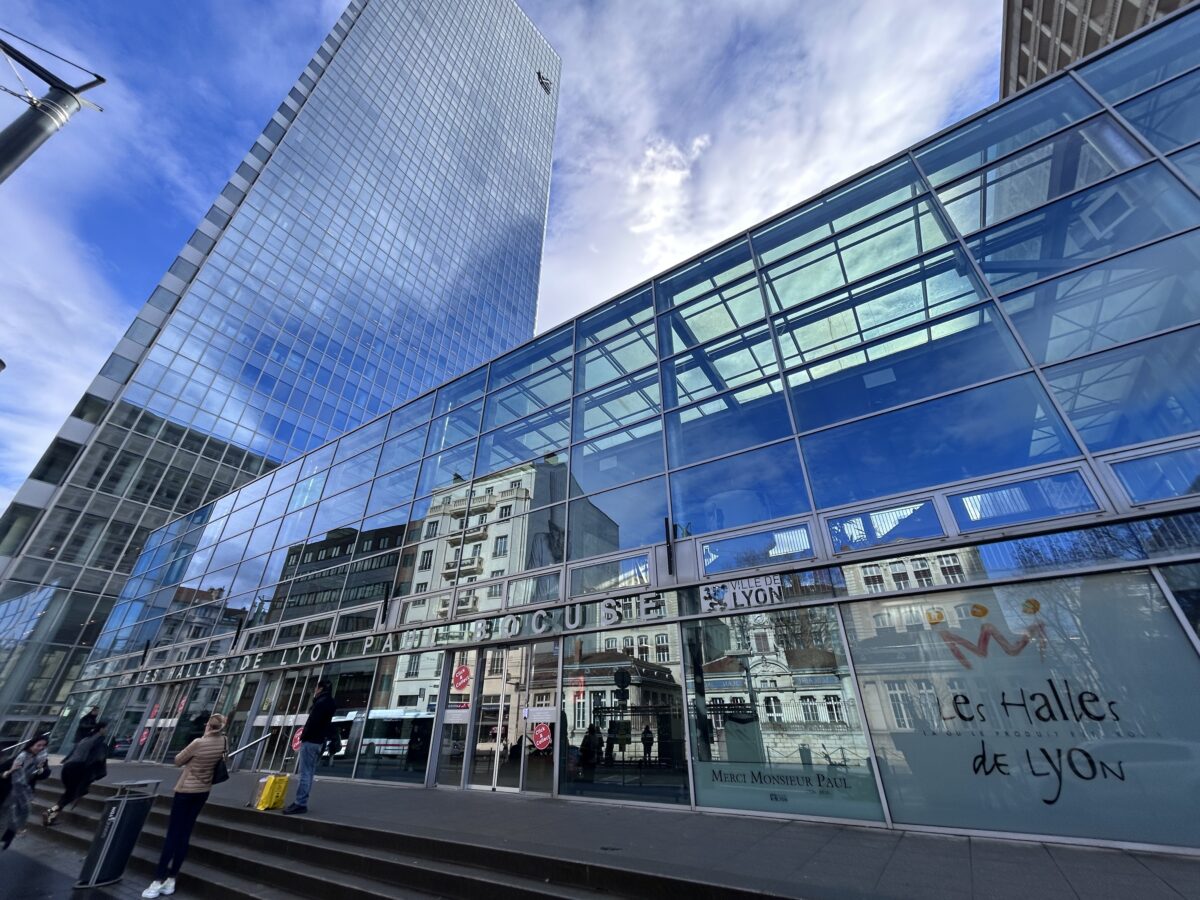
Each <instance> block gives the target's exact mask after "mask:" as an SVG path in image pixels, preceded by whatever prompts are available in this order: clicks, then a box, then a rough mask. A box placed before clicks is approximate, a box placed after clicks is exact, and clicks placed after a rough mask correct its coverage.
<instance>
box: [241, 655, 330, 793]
mask: <svg viewBox="0 0 1200 900" xmlns="http://www.w3.org/2000/svg"><path fill="white" fill-rule="evenodd" d="M319 672H320V669H317V668H311V669H293V670H291V671H286V672H281V673H279V674H277V675H274V676H272V678H273V679H274V680H275V684H273V685H270V686H269V687H268V690H267V694H266V696H265V698H264V701H263V703H262V704H261V705H260V707H259V715H257V716H256V717H255V720H254V726H255V727H254V730H253V732H252V736H251V738H250V739H251V740H254V739H255V738H259V737H262V736H263V735H264V734H265V735H270V737H269V738H268V739H267V740H265V741H263V748H264V749H263V752H262V755H261V756H260V757H259V767H260V768H262V769H265V770H267V771H271V772H286V771H289V770H290V769H291V768H292V767H293V766H294V764H295V761H296V754H297V752H298V751H297V749H296V748H295V746H293V745H298V744H299V740H300V731H301V730H302V729H303V727H304V719H305V717H306V716H307V714H308V708H309V706H310V705H312V695H313V691H314V690H316V687H317V676H318V673H319Z"/></svg>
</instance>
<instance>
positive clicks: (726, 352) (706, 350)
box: [662, 324, 779, 407]
mask: <svg viewBox="0 0 1200 900" xmlns="http://www.w3.org/2000/svg"><path fill="white" fill-rule="evenodd" d="M778 371H779V363H778V361H777V359H776V356H775V342H774V340H773V339H772V338H771V332H770V330H769V329H768V327H767V326H766V325H765V324H764V325H762V326H761V327H759V328H756V329H754V330H753V331H749V332H744V333H739V334H732V335H729V336H728V337H725V338H721V339H720V340H717V341H714V342H713V343H711V344H708V345H706V346H704V347H698V348H696V349H695V350H691V351H689V352H687V353H684V354H682V355H681V356H676V357H675V358H674V359H669V360H666V361H665V362H663V364H662V373H663V399H664V402H665V404H666V405H667V406H668V407H670V406H680V405H682V404H684V403H692V402H694V401H696V400H700V399H703V398H704V397H711V396H712V395H713V394H720V393H722V392H724V391H727V390H729V389H730V388H734V387H739V386H741V385H743V384H746V383H747V382H749V381H757V380H759V379H761V378H765V377H767V376H768V375H774V374H775V373H776V372H778Z"/></svg>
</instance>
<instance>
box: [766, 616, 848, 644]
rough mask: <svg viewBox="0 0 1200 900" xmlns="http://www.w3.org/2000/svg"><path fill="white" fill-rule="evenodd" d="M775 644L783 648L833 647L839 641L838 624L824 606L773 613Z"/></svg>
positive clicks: (772, 625) (772, 622) (772, 623)
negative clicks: (837, 637)
mask: <svg viewBox="0 0 1200 900" xmlns="http://www.w3.org/2000/svg"><path fill="white" fill-rule="evenodd" d="M771 627H772V629H773V630H774V632H775V644H776V646H777V647H779V648H780V649H783V650H803V649H806V648H809V647H819V648H821V649H825V650H829V649H832V648H833V647H834V646H835V645H836V643H837V641H836V640H835V638H836V629H837V625H836V623H835V621H834V618H833V616H831V615H829V614H828V610H827V609H825V608H823V607H804V608H801V609H788V610H782V611H779V612H775V613H772V614H771Z"/></svg>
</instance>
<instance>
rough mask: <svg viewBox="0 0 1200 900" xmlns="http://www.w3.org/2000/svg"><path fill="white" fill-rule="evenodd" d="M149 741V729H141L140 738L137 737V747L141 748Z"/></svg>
mask: <svg viewBox="0 0 1200 900" xmlns="http://www.w3.org/2000/svg"><path fill="white" fill-rule="evenodd" d="M149 739H150V729H149V728H143V729H142V733H141V736H140V737H138V746H139V747H140V746H142V745H143V744H144V743H146V741H148V740H149Z"/></svg>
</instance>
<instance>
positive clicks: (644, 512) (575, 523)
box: [567, 476, 667, 560]
mask: <svg viewBox="0 0 1200 900" xmlns="http://www.w3.org/2000/svg"><path fill="white" fill-rule="evenodd" d="M666 518H667V483H666V479H665V478H662V477H661V476H660V477H658V478H651V479H650V480H649V481H640V482H638V483H637V484H630V485H626V486H625V487H620V488H616V489H615V490H611V491H606V492H605V493H603V494H593V495H592V496H590V497H584V498H582V499H579V500H572V501H571V509H570V519H571V524H570V528H569V536H568V546H569V550H568V554H567V556H568V558H569V559H572V560H575V559H586V558H587V557H589V556H599V555H600V554H602V553H612V552H614V551H617V550H626V549H629V548H632V547H644V546H646V545H648V544H661V543H663V541H665V540H666V531H665V527H664V524H663V523H664V522H665V520H666Z"/></svg>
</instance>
